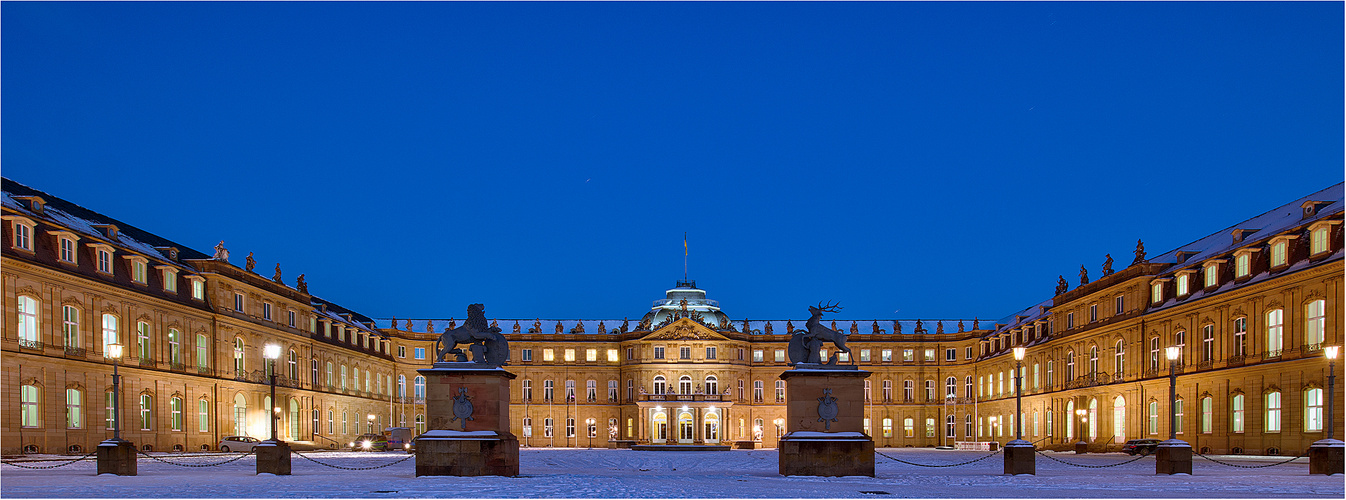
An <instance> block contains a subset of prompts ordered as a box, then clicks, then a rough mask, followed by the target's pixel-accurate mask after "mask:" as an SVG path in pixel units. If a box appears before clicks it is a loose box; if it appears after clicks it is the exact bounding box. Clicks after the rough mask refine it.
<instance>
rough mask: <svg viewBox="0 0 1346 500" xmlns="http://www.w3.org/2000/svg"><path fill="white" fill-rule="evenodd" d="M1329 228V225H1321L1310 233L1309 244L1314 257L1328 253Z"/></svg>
mask: <svg viewBox="0 0 1346 500" xmlns="http://www.w3.org/2000/svg"><path fill="white" fill-rule="evenodd" d="M1327 228H1328V226H1327V225H1319V226H1318V227H1315V228H1313V230H1312V231H1310V232H1309V244H1310V246H1311V248H1312V250H1311V253H1312V254H1313V255H1318V254H1320V253H1323V252H1326V251H1327V248H1328V245H1327Z"/></svg>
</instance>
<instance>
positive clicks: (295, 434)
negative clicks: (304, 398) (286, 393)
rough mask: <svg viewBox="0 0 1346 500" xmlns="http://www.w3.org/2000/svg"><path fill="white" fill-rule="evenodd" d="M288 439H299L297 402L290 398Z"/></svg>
mask: <svg viewBox="0 0 1346 500" xmlns="http://www.w3.org/2000/svg"><path fill="white" fill-rule="evenodd" d="M290 439H299V400H298V399H294V398H290Z"/></svg>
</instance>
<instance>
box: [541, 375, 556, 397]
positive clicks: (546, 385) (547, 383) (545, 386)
mask: <svg viewBox="0 0 1346 500" xmlns="http://www.w3.org/2000/svg"><path fill="white" fill-rule="evenodd" d="M555 396H556V382H554V381H551V380H543V381H542V399H544V400H546V401H551V400H552V398H554V397H555Z"/></svg>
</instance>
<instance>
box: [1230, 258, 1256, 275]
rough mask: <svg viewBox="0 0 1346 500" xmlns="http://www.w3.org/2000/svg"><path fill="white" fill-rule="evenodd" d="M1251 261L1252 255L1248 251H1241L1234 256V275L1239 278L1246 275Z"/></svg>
mask: <svg viewBox="0 0 1346 500" xmlns="http://www.w3.org/2000/svg"><path fill="white" fill-rule="evenodd" d="M1251 261H1252V255H1251V254H1248V253H1241V254H1238V255H1236V256H1234V276H1237V277H1239V278H1242V277H1244V276H1247V275H1248V272H1249V270H1250V269H1249V268H1250V266H1249V263H1250V262H1251Z"/></svg>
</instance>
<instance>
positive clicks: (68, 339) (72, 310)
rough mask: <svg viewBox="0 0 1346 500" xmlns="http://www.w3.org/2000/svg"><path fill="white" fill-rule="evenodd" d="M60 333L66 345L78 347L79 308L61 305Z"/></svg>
mask: <svg viewBox="0 0 1346 500" xmlns="http://www.w3.org/2000/svg"><path fill="white" fill-rule="evenodd" d="M61 334H62V337H64V339H65V346H66V347H71V348H74V347H79V344H80V342H79V308H77V307H75V306H61Z"/></svg>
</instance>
